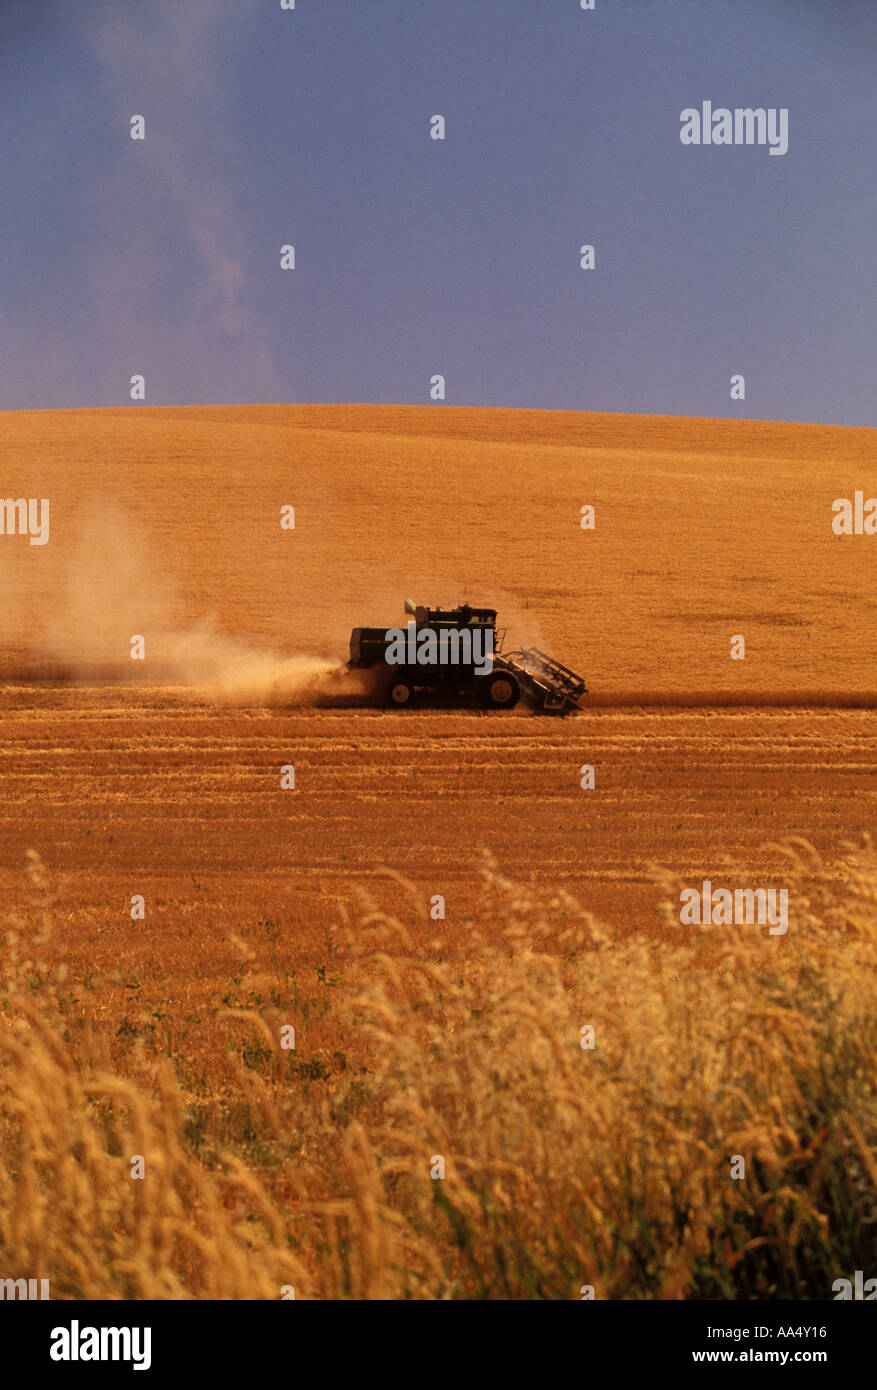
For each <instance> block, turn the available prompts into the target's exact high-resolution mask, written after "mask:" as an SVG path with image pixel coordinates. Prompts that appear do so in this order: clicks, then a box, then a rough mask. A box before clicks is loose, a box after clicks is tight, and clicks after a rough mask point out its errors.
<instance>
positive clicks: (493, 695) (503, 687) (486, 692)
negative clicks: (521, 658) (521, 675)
mask: <svg viewBox="0 0 877 1390" xmlns="http://www.w3.org/2000/svg"><path fill="white" fill-rule="evenodd" d="M480 694H481V699H482V702H483V704H485V705H490V706H491V707H492V708H493V709H512V708H513V706H514V705H516V704H517V703H518V699H519V697H520V694H521V688H520V686H519V685H518V682H517V680H516V679H515V677H514V676H513V675H512V673H511V671H494V672H493V674H492V675H490V676H485V677H484V679H483V680H482V682H481V690H480Z"/></svg>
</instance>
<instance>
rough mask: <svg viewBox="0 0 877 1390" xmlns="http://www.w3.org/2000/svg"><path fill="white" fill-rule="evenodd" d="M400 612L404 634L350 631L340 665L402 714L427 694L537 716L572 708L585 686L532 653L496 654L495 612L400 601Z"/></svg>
mask: <svg viewBox="0 0 877 1390" xmlns="http://www.w3.org/2000/svg"><path fill="white" fill-rule="evenodd" d="M405 612H406V614H408V615H410V618H409V621H408V622H407V623H406V626H405V627H404V628H383V627H355V628H354V629H353V632H352V633H351V634H350V660H349V662H348V666H349V668H351V669H355V670H370V671H373V672H375V674H376V677H377V687H378V693H379V695H380V697H381V699H382V700H383V701H384V703H386V704H389V705H393V706H395V707H397V708H403V707H404V706H406V705H410V704H411V703H412V701H413V700H414V699H415V696H416V694H417V692H418V691H427V692H433V693H438V694H441V695H446V696H449V697H450V698H451V699H460V700H463V701H465V700H467V699H473V698H474V699H477V700H478V701H479V702H480V703H481V704H482V705H484V706H486V707H487V708H490V709H511V708H512V707H513V706H514V705H516V704H517V703H518V700H519V699H521V698H523V700H524V702H525V703H526V704H527V705H529V706H530V707H531V708H532V709H533V710H535V711H538V712H541V713H545V714H570V713H572V712H573V711H574V710H576V709H579V708H580V703H579V702H580V699H581V696H582V695H584V694H586V692H587V686H586V685H585V682H584V680H583V679H582V677H581V676H577V675H576V673H575V672H574V671H571V670H570V669H569V667H567V666H563V665H561V663H560V662H559V661H555V660H554V659H553V658H552V657H550V656H548V655H546V653H545V652H543V651H540V650H539V648H538V647H528V648H526V649H523V650H520V651H509V652H505V651H503V650H502V643H503V638H504V636H505V633H504V632H500V634H499V641H498V642H497V632H496V609H495V608H472V607H471V606H470V605H469V604H468V603H463V604H460V606H459V607H458V608H426V607H423V606H421V605H419V604H415V603H414V602H413V601H412V600H411V599H406V600H405ZM410 619H413V621H411V620H410Z"/></svg>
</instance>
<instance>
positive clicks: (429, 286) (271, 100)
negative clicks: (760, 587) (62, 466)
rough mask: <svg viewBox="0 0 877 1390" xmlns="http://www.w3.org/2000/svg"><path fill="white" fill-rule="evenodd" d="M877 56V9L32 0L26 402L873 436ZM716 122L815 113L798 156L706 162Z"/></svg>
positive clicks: (21, 149) (2, 66)
mask: <svg viewBox="0 0 877 1390" xmlns="http://www.w3.org/2000/svg"><path fill="white" fill-rule="evenodd" d="M875 57H877V5H875V4H874V3H873V0H842V3H841V0H831V2H830V3H825V0H808V3H803V0H596V8H595V9H594V11H592V12H588V11H582V10H581V9H580V7H579V4H578V0H297V4H296V9H295V10H294V11H291V12H290V11H284V10H281V8H280V3H279V0H148V3H146V0H143V3H136V4H135V3H132V2H131V0H106V2H105V0H21V2H19V0H3V3H2V8H0V127H2V131H3V138H2V140H0V181H2V189H3V197H2V210H0V249H2V256H0V408H4V409H19V408H43V407H59V406H113V405H125V406H130V408H132V409H136V408H137V406H136V405H135V404H132V402H131V401H130V399H129V394H128V392H129V380H130V377H131V375H132V374H134V373H137V372H139V373H142V374H143V375H144V376H145V378H146V389H147V404H149V405H180V404H199V403H208V402H209V403H218V404H223V403H238V402H275V401H291V402H307V401H373V402H405V403H411V404H418V403H423V404H428V403H429V401H430V396H429V383H430V378H431V377H432V375H433V374H434V373H442V374H443V375H444V377H445V379H446V391H447V395H446V400H447V403H448V404H454V405H482V406H500V405H502V406H525V407H541V408H564V409H576V410H607V411H632V412H648V413H656V414H663V415H720V416H742V417H748V418H755V419H781V420H815V421H824V422H828V423H838V424H852V425H872V426H873V425H874V424H875V423H877V404H875V402H877V341H875V340H877V269H875V266H877V138H875V132H877V82H875V80H874V62H875ZM707 99H708V100H710V101H712V103H713V105H714V106H722V105H724V106H728V107H735V106H753V107H755V106H764V107H777V108H779V107H786V108H788V111H789V150H788V153H786V154H784V155H781V156H770V155H769V154H768V151H767V149H766V148H764V147H758V146H750V147H739V146H732V147H686V146H684V145H682V144H681V143H680V139H679V131H680V113H681V111H682V110H683V109H684V108H686V107H689V106H695V107H699V106H700V104H701V102H702V101H703V100H707ZM134 114H142V115H143V116H145V118H146V140H145V141H143V142H136V141H132V140H131V139H130V136H129V122H130V117H131V116H132V115H134ZM434 114H442V115H443V116H444V117H445V120H446V126H447V129H446V139H445V140H444V141H434V140H431V139H430V138H429V122H430V117H431V116H433V115H434ZM285 243H292V244H293V245H294V246H295V250H296V269H295V270H294V271H287V272H284V271H282V270H281V269H280V248H281V246H282V245H283V244H285ZM584 243H592V244H593V245H594V246H595V248H596V268H595V269H594V270H593V271H583V270H581V269H580V267H579V256H578V249H579V247H580V246H581V245H582V244H584ZM734 373H742V374H743V375H744V377H745V380H746V399H745V400H743V401H734V400H732V399H731V398H730V377H731V376H732V374H734ZM435 408H436V409H441V405H439V404H437V405H436V406H435Z"/></svg>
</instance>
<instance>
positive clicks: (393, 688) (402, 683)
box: [387, 677, 414, 709]
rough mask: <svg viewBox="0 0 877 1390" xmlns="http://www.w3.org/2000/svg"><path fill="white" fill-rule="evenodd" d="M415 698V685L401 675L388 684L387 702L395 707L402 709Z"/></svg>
mask: <svg viewBox="0 0 877 1390" xmlns="http://www.w3.org/2000/svg"><path fill="white" fill-rule="evenodd" d="M413 699H414V686H413V685H412V684H411V682H410V681H406V680H404V679H402V678H401V677H400V678H399V679H398V680H391V681H390V684H389V685H388V686H387V704H388V705H392V706H393V707H394V709H402V708H404V706H405V705H410V704H411V701H412V700H413Z"/></svg>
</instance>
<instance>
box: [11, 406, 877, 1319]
mask: <svg viewBox="0 0 877 1390" xmlns="http://www.w3.org/2000/svg"><path fill="white" fill-rule="evenodd" d="M0 433H2V442H3V446H4V447H3V457H4V477H3V489H2V490H3V493H4V495H5V496H7V497H19V496H23V497H39V498H43V497H46V498H49V499H50V503H51V536H50V540H49V542H48V543H47V544H46V545H44V546H31V545H29V544H28V541H27V538H26V537H24V536H8V535H6V536H2V537H0V586H2V595H3V600H2V608H0V722H2V730H3V739H2V747H0V790H2V801H0V884H2V889H3V896H4V906H5V927H4V947H3V954H2V978H0V1067H2V1073H0V1075H2V1080H3V1086H2V1092H0V1094H2V1100H0V1263H2V1265H3V1267H4V1270H8V1271H9V1274H10V1275H15V1276H16V1277H27V1276H37V1277H39V1276H46V1277H49V1278H50V1279H51V1281H52V1296H53V1297H57V1298H65V1297H66V1298H82V1297H96V1298H151V1297H158V1298H280V1297H283V1296H288V1290H289V1289H290V1288H291V1287H294V1288H295V1293H296V1297H300V1298H310V1297H315V1298H350V1297H353V1298H406V1297H416V1298H429V1299H436V1298H437V1299H446V1298H472V1297H477V1298H485V1297H486V1298H511V1299H519V1298H521V1299H523V1298H578V1297H579V1296H580V1290H581V1288H582V1287H583V1286H590V1287H592V1288H593V1289H594V1291H595V1296H596V1297H602V1298H617V1299H624V1298H628V1299H639V1298H684V1297H706V1298H765V1297H804V1298H823V1297H828V1296H830V1294H829V1290H830V1286H831V1282H832V1279H833V1278H835V1277H837V1276H838V1275H845V1274H846V1272H847V1271H848V1270H852V1269H855V1268H862V1267H867V1261H868V1260H869V1259H870V1257H871V1252H872V1251H873V1244H874V1229H875V1221H877V1153H875V1143H877V1105H875V1100H874V1081H875V1063H877V1059H875V1054H874V1050H873V1036H874V1024H875V1012H877V1004H875V999H877V992H875V984H877V978H875V973H877V861H875V856H874V852H873V849H872V847H871V841H870V833H871V832H872V831H873V828H874V826H875V823H877V816H875V809H877V807H875V799H877V779H875V777H874V772H875V764H877V757H875V746H874V734H875V721H877V715H875V708H874V707H875V703H877V696H875V694H874V692H875V691H877V655H875V642H874V638H875V620H874V611H875V599H874V591H873V586H872V584H871V577H872V576H873V573H874V563H873V559H872V558H871V549H870V548H871V547H872V546H874V545H877V538H875V537H870V536H868V535H852V536H837V535H835V534H833V532H832V527H831V520H832V503H833V501H834V499H836V498H838V497H849V498H852V497H853V494H854V491H855V490H856V489H864V490H865V496H866V497H867V496H869V495H870V493H869V488H870V490H871V491H874V492H877V486H875V483H877V478H875V472H877V470H875V463H877V450H875V437H874V432H873V431H868V430H853V429H840V428H830V427H820V426H801V425H779V424H759V423H753V422H741V423H735V422H731V421H719V420H675V419H669V418H657V417H654V418H653V417H625V416H586V415H577V414H574V413H566V412H538V411H513V410H469V409H453V408H451V409H444V408H442V409H435V408H433V409H425V408H416V407H404V408H403V407H389V406H388V407H372V406H313V407H305V406H297V407H279V406H272V407H269V406H262V407H243V406H241V407H221V408H220V407H216V408H210V409H208V408H200V407H199V408H194V407H193V408H189V409H167V410H164V409H142V410H119V411H114V410H108V411H52V412H41V413H31V412H19V413H15V414H6V415H2V416H0ZM289 505H292V506H294V508H295V528H294V530H284V529H282V528H281V526H280V517H281V508H282V507H284V506H289ZM584 505H591V506H593V507H594V508H595V522H596V524H595V528H594V529H593V530H583V529H582V528H581V526H580V521H579V518H580V514H581V508H582V506H584ZM407 596H410V597H412V598H414V599H415V600H416V601H417V602H424V603H431V604H440V603H447V604H454V603H456V602H458V601H459V600H460V599H461V598H463V597H465V598H467V599H468V600H469V601H470V602H472V603H476V604H478V603H482V604H489V605H491V606H493V607H496V608H497V609H498V611H499V620H498V621H499V624H500V626H503V627H505V626H507V627H508V629H509V634H510V637H511V638H512V639H513V640H514V642H515V644H522V643H529V642H536V643H538V645H539V646H541V647H544V648H545V649H546V650H548V651H549V652H550V653H551V654H552V655H554V656H556V657H558V658H559V659H560V660H561V661H564V662H565V663H567V664H568V665H570V666H572V667H573V668H574V669H575V670H577V671H580V672H581V673H582V674H583V675H584V676H585V677H586V679H587V682H588V686H589V694H588V695H587V696H586V697H585V699H584V701H583V708H582V710H581V712H579V713H577V714H576V715H574V716H573V717H571V718H568V719H565V720H556V719H546V718H539V717H537V716H534V715H532V714H531V713H529V712H528V711H527V710H526V709H525V708H523V707H519V708H517V709H515V710H513V711H508V712H502V713H495V712H491V713H486V712H483V711H480V710H478V709H449V708H437V707H430V706H428V705H423V706H422V707H420V708H415V709H412V710H405V711H390V710H384V709H380V708H375V707H374V706H373V705H372V704H370V702H369V698H368V694H367V692H366V690H365V688H364V687H363V686H362V685H361V684H358V683H357V681H355V680H352V679H349V678H347V677H345V676H343V675H342V674H341V673H339V672H338V670H337V668H338V666H339V663H342V662H343V661H344V659H345V658H346V655H347V641H348V638H349V633H350V629H351V627H352V626H354V625H356V624H368V625H371V624H374V625H381V626H390V625H396V624H398V623H401V622H402V621H403V614H402V600H403V599H404V598H405V597H407ZM134 634H138V635H140V636H142V637H143V639H144V643H145V652H146V659H145V660H144V661H132V660H131V659H130V654H129V652H130V643H131V638H132V636H133V635H134ZM735 635H743V636H744V638H745V651H746V656H745V659H744V660H739V661H738V660H731V657H730V652H731V642H732V638H734V637H735ZM288 766H294V769H295V787H294V789H290V788H284V787H283V786H282V784H281V769H282V768H284V767H288ZM584 766H590V767H593V769H594V786H593V788H591V789H588V790H585V789H583V787H582V786H581V772H582V768H583V767H584ZM703 879H712V880H714V881H716V882H719V881H722V882H726V883H728V884H730V885H731V886H732V887H734V886H740V887H754V886H758V885H761V884H767V883H771V884H776V885H783V886H784V887H785V888H786V890H787V891H788V893H789V904H790V905H789V930H788V933H787V934H785V935H778V936H771V935H770V934H769V933H768V931H767V929H766V928H765V927H758V926H749V927H740V926H730V925H715V926H709V927H704V928H698V927H692V926H683V925H682V924H681V923H680V920H679V894H680V891H681V889H682V888H683V887H684V886H690V885H699V884H700V883H701V881H702V880H703ZM435 895H441V897H442V899H443V900H444V916H443V917H442V916H435V915H431V904H432V903H433V901H434V897H435ZM139 898H142V900H143V915H142V917H141V916H139V915H137V913H136V910H135V916H133V917H132V902H133V901H134V900H135V899H138V900H139ZM290 1026H291V1027H292V1028H294V1030H295V1032H294V1041H295V1046H294V1048H289V1047H288V1046H285V1045H284V1039H285V1034H284V1028H287V1029H288V1028H289V1027H290ZM587 1028H593V1029H594V1038H593V1045H592V1046H590V1047H585V1046H584V1045H583V1039H582V1030H583V1029H587ZM135 1155H140V1156H142V1157H143V1160H144V1164H145V1176H144V1177H143V1178H138V1179H134V1178H132V1176H131V1160H132V1156H135ZM732 1155H743V1156H744V1157H745V1158H746V1161H747V1165H748V1180H747V1181H746V1182H745V1183H738V1182H734V1181H731V1180H730V1178H729V1161H730V1158H731V1156H732ZM438 1160H441V1163H440V1164H439V1167H442V1168H443V1169H444V1176H443V1177H436V1165H437V1163H438ZM863 1262H865V1263H864V1264H863ZM2 1272H3V1271H0V1273H2ZM284 1290H286V1291H287V1293H286V1294H284V1292H283V1291H284Z"/></svg>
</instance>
